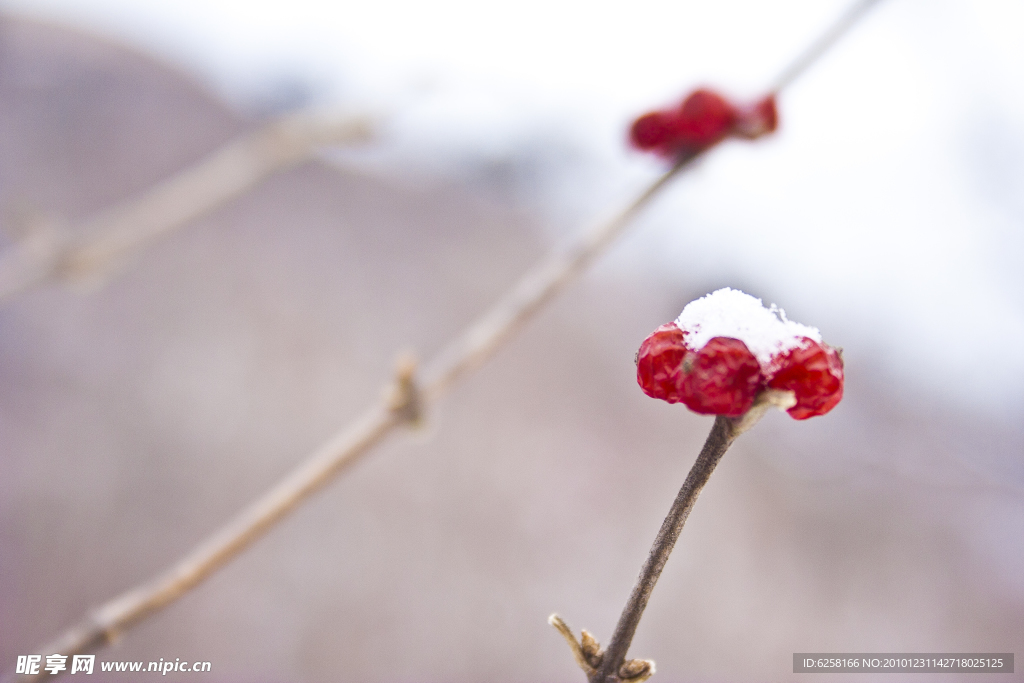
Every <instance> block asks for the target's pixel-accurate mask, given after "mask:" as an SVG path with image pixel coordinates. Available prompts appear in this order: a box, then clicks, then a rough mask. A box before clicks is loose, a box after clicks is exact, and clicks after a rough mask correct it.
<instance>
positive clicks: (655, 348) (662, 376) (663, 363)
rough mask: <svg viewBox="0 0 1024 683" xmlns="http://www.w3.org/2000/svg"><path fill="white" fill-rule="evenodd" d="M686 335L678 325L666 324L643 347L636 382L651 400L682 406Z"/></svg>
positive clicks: (637, 359) (687, 352)
mask: <svg viewBox="0 0 1024 683" xmlns="http://www.w3.org/2000/svg"><path fill="white" fill-rule="evenodd" d="M683 336H684V335H683V331H682V330H680V329H679V327H678V326H676V324H675V323H666V324H665V325H662V326H661V327H659V328H658V329H656V330H655V331H654V332H652V333H651V334H650V336H649V337H647V339H645V340H644V343H643V344H641V345H640V351H639V352H638V353H637V356H636V361H637V362H636V381H637V383H638V384H639V385H640V388H641V389H643V390H644V393H645V394H647V395H648V396H650V397H651V398H660V399H661V400H663V401H668V402H669V403H679V401H681V400H682V398H681V397H680V395H679V379H680V373H681V370H682V365H683V360H684V359H685V358H686V356H687V354H689V353H690V351H689V350H687V348H686V345H685V344H684V343H683Z"/></svg>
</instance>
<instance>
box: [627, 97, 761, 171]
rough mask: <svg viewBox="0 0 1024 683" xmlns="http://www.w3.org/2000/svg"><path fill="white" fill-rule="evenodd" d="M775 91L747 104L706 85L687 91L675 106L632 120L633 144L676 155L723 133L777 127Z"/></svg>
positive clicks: (746, 134) (749, 133)
mask: <svg viewBox="0 0 1024 683" xmlns="http://www.w3.org/2000/svg"><path fill="white" fill-rule="evenodd" d="M778 120H779V119H778V112H777V111H776V108H775V97H774V95H768V96H767V97H765V98H764V99H762V100H760V101H759V102H757V103H755V104H753V105H751V106H748V107H736V106H735V105H733V104H732V103H731V102H729V101H728V100H726V99H725V98H724V97H722V96H721V95H719V94H718V93H716V92H714V91H713V90H708V89H706V88H701V89H699V90H695V91H693V92H692V93H690V95H689V96H687V98H686V99H685V100H683V102H682V104H680V105H679V106H678V107H676V108H675V109H670V110H667V111H655V112H650V113H648V114H644V115H643V116H641V117H640V118H638V119H637V120H636V121H634V122H633V125H632V127H631V128H630V131H629V139H630V142H631V143H632V144H633V146H634V147H636V148H637V149H641V150H644V151H652V152H656V153H658V154H661V155H662V156H666V157H670V158H676V157H679V156H681V155H684V154H694V153H696V152H700V151H702V150H705V149H707V148H709V147H712V146H714V145H716V144H718V143H719V142H721V141H722V140H724V139H725V138H726V137H728V136H730V135H735V136H737V137H742V138H748V139H753V138H756V137H760V136H761V135H764V134H766V133H770V132H772V131H774V130H775V129H776V128H777V127H778Z"/></svg>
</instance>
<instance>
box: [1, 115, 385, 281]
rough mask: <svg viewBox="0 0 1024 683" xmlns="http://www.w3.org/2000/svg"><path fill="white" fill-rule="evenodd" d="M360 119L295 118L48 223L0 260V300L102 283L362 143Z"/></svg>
mask: <svg viewBox="0 0 1024 683" xmlns="http://www.w3.org/2000/svg"><path fill="white" fill-rule="evenodd" d="M372 128H373V121H372V120H371V119H370V117H368V116H366V115H361V114H359V115H357V114H345V115H339V114H336V113H332V114H328V113H325V112H300V113H297V114H292V115H289V116H286V117H283V118H281V119H278V120H276V121H274V122H273V123H270V124H268V125H266V126H264V127H263V128H261V129H259V130H257V131H255V132H252V133H248V134H246V135H243V136H242V137H241V138H239V139H236V140H233V141H231V142H229V143H228V144H226V145H225V146H223V147H221V148H220V149H218V150H216V151H215V152H213V153H212V154H210V155H209V156H207V157H206V158H205V159H203V160H202V161H200V162H199V163H197V164H196V165H194V166H191V167H188V168H186V169H184V170H182V171H179V172H178V173H176V174H175V175H173V176H171V177H170V178H168V179H166V180H164V181H163V182H160V183H158V184H157V185H155V186H154V187H152V188H150V189H149V190H147V191H145V192H143V193H142V194H141V195H138V196H136V197H133V198H131V199H129V200H127V201H125V202H123V203H121V204H118V205H115V206H113V207H112V208H110V209H107V210H105V211H102V212H101V213H99V214H98V215H96V216H94V217H93V218H91V219H88V220H87V221H86V222H85V223H83V224H82V225H81V226H80V227H78V228H76V229H75V230H74V231H71V230H68V229H66V228H64V227H63V226H58V225H54V224H53V222H52V221H51V222H50V223H49V224H44V225H41V226H39V227H37V229H36V230H34V231H32V232H30V233H29V234H28V235H26V236H25V238H24V239H22V240H21V241H20V242H18V243H17V244H16V245H15V246H13V247H11V248H9V249H8V250H7V251H6V252H5V253H4V254H3V255H2V256H0V301H3V300H5V299H9V298H11V297H13V296H15V295H17V294H19V293H21V292H23V291H26V290H28V289H31V288H32V287H35V286H38V285H41V284H44V283H45V282H48V281H51V280H81V279H86V278H90V277H102V276H103V275H104V274H106V273H107V272H108V271H109V270H110V269H111V268H112V267H113V266H114V265H115V264H116V263H117V262H118V261H120V260H121V259H123V258H124V257H125V256H126V255H127V254H129V253H130V252H132V251H134V250H136V249H138V248H139V247H141V246H142V245H143V244H145V243H146V242H150V241H152V240H154V239H156V238H157V237H160V236H161V235H164V234H167V233H169V232H171V231H172V230H175V229H176V228H179V227H181V226H183V225H186V224H187V223H189V222H190V221H193V220H195V219H196V218H199V217H200V216H202V215H204V214H206V213H209V212H210V211H212V210H214V209H216V208H217V207H219V206H221V205H223V204H225V203H226V202H228V201H230V200H232V199H234V198H236V197H239V196H241V195H243V194H245V193H246V192H248V191H249V190H250V189H252V187H253V186H254V185H256V184H257V183H259V182H260V181H262V180H264V179H265V178H267V177H268V176H270V175H272V174H274V173H278V172H280V171H283V170H285V169H287V168H290V167H291V166H294V165H296V164H298V163H301V162H302V161H304V160H306V159H308V158H310V156H312V155H313V154H315V153H316V152H317V151H318V150H319V149H321V148H322V147H324V146H327V145H337V144H342V143H351V142H356V141H360V140H364V139H366V138H368V137H369V136H370V135H371V132H372Z"/></svg>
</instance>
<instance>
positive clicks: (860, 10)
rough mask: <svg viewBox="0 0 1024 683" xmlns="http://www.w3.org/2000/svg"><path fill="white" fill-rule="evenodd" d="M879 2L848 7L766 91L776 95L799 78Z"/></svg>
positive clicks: (860, 1) (868, 0)
mask: <svg viewBox="0 0 1024 683" xmlns="http://www.w3.org/2000/svg"><path fill="white" fill-rule="evenodd" d="M880 1H881V0H858V1H857V2H855V3H853V4H852V5H850V7H849V8H848V9H847V10H846V12H844V13H843V15H842V16H841V17H839V19H837V20H836V23H835V24H833V25H832V27H831V28H830V29H828V30H827V31H825V32H824V33H823V34H821V36H820V37H819V38H818V40H816V41H814V43H812V44H811V45H810V47H808V48H807V49H806V50H804V52H803V53H801V54H800V55H799V56H798V57H797V58H796V59H794V60H793V62H792V63H790V65H789V66H787V67H786V68H785V69H783V70H782V73H780V74H779V76H778V78H776V79H775V83H774V84H773V85H772V86H771V88H769V90H768V91H769V92H772V93H778V92H780V91H781V90H783V89H784V88H785V87H786V86H788V85H790V84H791V83H792V82H793V81H795V80H796V79H797V78H799V77H800V76H801V75H802V74H803V73H804V71H806V70H807V69H808V68H809V67H810V66H811V65H812V64H814V63H815V62H816V61H818V59H820V58H821V56H822V55H823V54H825V53H826V52H827V51H828V50H829V48H831V47H832V46H833V45H835V44H836V43H837V42H839V39H840V38H842V37H843V36H844V35H846V33H847V31H849V30H850V29H851V28H853V27H854V25H855V24H856V23H857V22H858V21H860V20H861V18H863V16H864V15H865V14H867V12H868V10H869V9H871V8H872V7H874V6H875V5H877V4H878V3H879V2H880Z"/></svg>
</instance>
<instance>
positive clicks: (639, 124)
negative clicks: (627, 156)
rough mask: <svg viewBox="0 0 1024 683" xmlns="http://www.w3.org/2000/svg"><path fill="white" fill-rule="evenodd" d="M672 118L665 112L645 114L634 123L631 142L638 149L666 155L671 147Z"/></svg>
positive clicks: (630, 135)
mask: <svg viewBox="0 0 1024 683" xmlns="http://www.w3.org/2000/svg"><path fill="white" fill-rule="evenodd" d="M671 138H672V116H671V115H670V114H667V113H665V112H663V111H654V112H651V113H650V114H644V115H643V116H641V117H640V118H638V119H637V120H636V121H634V122H633V126H632V128H630V129H629V140H630V142H632V143H633V146H634V147H636V148H637V149H642V150H644V151H648V150H657V151H659V152H662V153H665V152H666V149H667V148H668V147H670V146H671Z"/></svg>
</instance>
